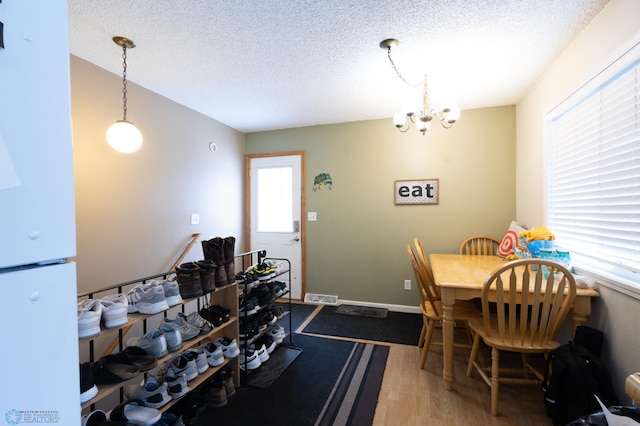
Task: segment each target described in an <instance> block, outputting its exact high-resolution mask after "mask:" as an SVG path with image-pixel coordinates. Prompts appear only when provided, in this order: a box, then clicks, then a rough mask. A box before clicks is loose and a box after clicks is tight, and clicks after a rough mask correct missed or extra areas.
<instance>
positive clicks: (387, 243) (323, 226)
mask: <svg viewBox="0 0 640 426" xmlns="http://www.w3.org/2000/svg"><path fill="white" fill-rule="evenodd" d="M290 150H304V151H305V152H306V161H307V163H306V189H307V191H306V210H307V211H314V212H317V214H318V220H317V222H307V241H306V248H307V257H306V265H307V269H306V271H307V274H306V291H307V292H308V293H319V294H333V295H338V296H339V298H340V299H341V300H350V301H360V302H370V303H380V304H385V305H405V306H416V305H417V304H418V294H417V292H416V290H415V278H414V277H413V271H412V269H411V265H410V263H409V259H408V255H407V252H406V248H405V246H406V244H408V243H410V242H411V241H412V239H413V237H418V238H420V240H421V241H422V244H423V246H424V248H425V250H426V251H427V252H429V253H432V252H457V250H458V246H459V244H460V242H461V241H462V240H463V239H464V238H466V237H467V236H469V235H475V234H487V235H493V236H495V237H497V238H502V236H503V235H504V232H505V231H506V229H507V228H508V226H509V224H510V222H511V220H512V219H515V217H514V215H515V107H514V106H506V107H497V108H484V109H476V110H467V111H463V112H462V116H461V118H460V121H459V122H458V123H456V125H455V126H454V127H453V128H452V129H450V130H444V129H442V128H441V127H440V126H439V125H438V124H436V123H434V124H433V126H432V128H431V129H430V130H429V131H428V132H427V134H426V135H425V136H422V135H421V134H420V133H418V132H417V131H416V130H415V129H413V128H412V129H410V130H409V131H408V132H407V133H400V132H399V131H398V130H396V129H395V128H394V127H393V125H392V123H391V120H390V119H384V120H372V121H363V122H352V123H341V124H334V125H324V126H315V127H305V128H296V129H286V130H279V131H270V132H260V133H251V134H247V135H246V147H245V152H246V154H255V153H266V152H269V153H274V152H284V151H290ZM320 173H329V174H330V175H331V177H332V178H333V189H331V190H329V189H328V188H323V189H321V190H319V191H317V192H314V191H313V190H312V188H313V179H314V177H315V176H316V175H318V174H320ZM431 178H434V179H439V186H440V200H439V201H440V202H439V204H438V205H411V206H408V205H400V206H396V205H395V204H394V181H395V180H404V179H431ZM303 216H304V218H306V213H305V214H304V215H303ZM405 279H411V280H412V281H413V289H412V290H411V291H405V290H404V289H403V281H404V280H405Z"/></svg>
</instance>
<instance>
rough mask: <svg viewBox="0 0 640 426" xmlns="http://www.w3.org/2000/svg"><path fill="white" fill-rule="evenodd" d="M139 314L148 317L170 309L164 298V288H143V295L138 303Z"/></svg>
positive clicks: (157, 286)
mask: <svg viewBox="0 0 640 426" xmlns="http://www.w3.org/2000/svg"><path fill="white" fill-rule="evenodd" d="M136 308H137V309H138V312H140V313H141V314H146V315H153V314H157V313H160V312H162V311H166V310H167V309H169V304H168V303H167V299H166V298H165V296H164V288H163V287H162V286H159V285H151V286H149V287H148V288H146V289H145V288H144V287H142V294H141V295H140V298H139V299H138V301H137V302H136Z"/></svg>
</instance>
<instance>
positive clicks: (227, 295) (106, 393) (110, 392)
mask: <svg viewBox="0 0 640 426" xmlns="http://www.w3.org/2000/svg"><path fill="white" fill-rule="evenodd" d="M174 274H175V273H174V272H164V273H161V274H157V275H152V276H149V277H145V278H140V279H137V280H134V281H129V282H126V283H122V284H117V285H114V286H110V287H106V288H102V289H99V290H95V291H91V292H85V293H80V294H78V301H81V300H84V299H94V298H98V299H99V298H100V297H104V296H106V295H109V294H119V293H124V294H126V293H127V291H128V290H130V289H131V288H133V287H135V286H136V285H139V284H145V283H148V282H149V281H152V280H156V279H168V278H169V277H171V276H172V275H174ZM207 304H210V305H214V304H219V305H222V306H224V307H225V308H227V309H229V310H230V318H229V321H227V322H225V323H223V324H221V325H220V326H217V327H213V328H212V329H211V331H210V332H209V333H207V334H203V335H199V336H197V337H195V338H194V339H191V340H188V341H184V342H183V347H182V348H181V349H180V351H176V352H170V353H169V354H168V355H166V356H164V357H162V358H159V359H158V360H157V361H158V366H157V367H154V369H152V370H150V371H147V372H141V373H140V374H139V375H138V376H136V377H134V378H132V379H129V380H127V381H123V382H121V383H117V384H110V385H98V395H97V396H95V397H94V398H92V399H91V400H89V401H87V402H86V403H84V404H82V406H81V409H82V413H84V412H85V410H86V409H89V410H91V411H93V410H95V409H96V405H98V404H99V405H100V406H99V407H97V408H100V409H102V410H104V411H108V410H110V409H111V408H113V407H115V406H116V405H118V404H120V403H123V402H124V400H125V397H124V388H125V387H126V386H127V385H131V384H140V381H141V379H145V380H146V377H147V375H148V374H153V373H154V372H156V371H157V370H158V369H160V368H162V365H163V364H164V363H165V362H166V361H169V360H170V359H171V358H172V357H173V356H175V355H176V354H178V353H180V352H181V351H184V350H187V349H189V348H194V347H196V346H198V345H200V344H202V343H205V342H206V341H212V342H213V341H215V340H216V339H217V338H218V337H221V336H226V337H228V338H230V339H236V340H239V335H238V332H239V329H238V285H237V283H235V282H234V283H233V284H228V285H226V286H221V287H216V289H215V291H213V292H211V293H208V294H206V295H204V296H199V297H196V298H192V299H183V302H182V303H181V304H179V305H176V306H172V307H170V308H169V309H168V310H166V311H163V312H160V313H157V314H152V315H145V314H140V313H133V314H128V315H127V318H128V322H127V323H126V324H124V325H123V326H120V327H117V328H109V329H104V328H103V329H102V330H101V332H100V334H99V335H97V336H93V337H90V338H86V339H80V340H79V348H80V360H81V363H82V362H87V361H89V362H91V363H93V362H95V361H96V360H97V359H98V358H100V356H96V351H98V350H99V352H100V353H104V354H105V355H107V354H110V353H111V352H113V351H114V350H116V351H122V350H124V348H125V340H124V339H125V335H126V334H127V332H128V331H129V330H130V329H132V327H133V326H135V325H137V324H138V323H142V324H141V326H142V332H137V333H135V335H136V336H143V335H144V334H146V333H147V331H149V330H148V328H149V325H150V324H148V323H152V324H153V323H155V322H160V321H162V318H163V317H165V318H166V317H168V316H169V314H172V315H177V313H178V311H182V312H183V313H184V314H188V313H190V312H193V311H196V312H198V311H200V308H201V307H202V306H206V305H207ZM194 307H195V309H194ZM136 329H137V328H136ZM132 335H133V332H132ZM109 342H111V345H110V346H108V344H109ZM224 366H229V367H230V368H231V369H232V370H233V371H234V380H235V382H236V383H235V384H236V386H238V385H239V383H238V378H239V377H240V376H239V374H240V371H239V365H238V357H236V358H232V359H226V358H225V360H224V363H223V364H222V365H220V366H218V367H209V369H207V371H205V372H204V373H203V374H199V375H198V377H196V378H195V379H193V380H192V381H190V382H189V388H190V389H191V390H193V389H195V388H197V387H198V386H200V385H201V384H203V383H204V382H206V381H207V379H209V378H210V377H211V376H213V375H214V374H215V373H216V372H218V371H219V370H220V369H222V368H223V367H224ZM184 398H185V397H184V396H183V397H182V398H180V399H177V400H172V401H170V402H169V403H167V404H166V405H164V406H163V407H162V408H160V411H163V412H164V411H166V410H168V409H169V408H171V407H173V406H174V405H175V404H177V403H179V402H180V401H182V400H183V399H184Z"/></svg>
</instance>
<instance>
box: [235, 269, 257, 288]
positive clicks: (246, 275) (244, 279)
mask: <svg viewBox="0 0 640 426" xmlns="http://www.w3.org/2000/svg"><path fill="white" fill-rule="evenodd" d="M236 281H237V282H238V287H239V288H240V289H241V290H251V289H252V288H254V287H256V286H257V285H258V283H259V280H258V276H257V275H256V273H255V271H254V270H253V269H251V270H249V271H246V272H238V273H237V274H236Z"/></svg>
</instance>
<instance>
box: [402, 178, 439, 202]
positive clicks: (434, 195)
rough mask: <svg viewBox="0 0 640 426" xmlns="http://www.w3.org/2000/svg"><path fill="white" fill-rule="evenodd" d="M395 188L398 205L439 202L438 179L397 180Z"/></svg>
mask: <svg viewBox="0 0 640 426" xmlns="http://www.w3.org/2000/svg"><path fill="white" fill-rule="evenodd" d="M394 190H395V193H394V201H395V204H396V205H407V204H408V205H411V204H438V200H439V194H440V192H439V181H438V179H416V180H396V181H395V184H394Z"/></svg>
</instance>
